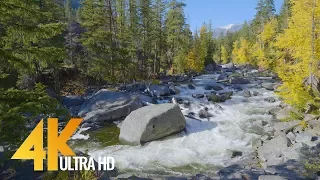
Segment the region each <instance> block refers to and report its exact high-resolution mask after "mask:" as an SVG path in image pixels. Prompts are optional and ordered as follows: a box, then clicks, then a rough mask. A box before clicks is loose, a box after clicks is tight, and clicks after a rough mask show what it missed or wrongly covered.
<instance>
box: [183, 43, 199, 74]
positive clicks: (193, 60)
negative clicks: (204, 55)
mask: <svg viewBox="0 0 320 180" xmlns="http://www.w3.org/2000/svg"><path fill="white" fill-rule="evenodd" d="M197 58H198V57H197V53H196V49H195V48H192V49H191V50H190V52H189V53H188V55H187V60H186V61H187V64H188V68H189V70H192V71H199V68H198V66H197ZM200 71H201V70H200Z"/></svg>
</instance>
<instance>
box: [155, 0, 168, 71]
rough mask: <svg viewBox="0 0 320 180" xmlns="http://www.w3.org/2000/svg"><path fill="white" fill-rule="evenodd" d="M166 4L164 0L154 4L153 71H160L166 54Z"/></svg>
mask: <svg viewBox="0 0 320 180" xmlns="http://www.w3.org/2000/svg"><path fill="white" fill-rule="evenodd" d="M165 6H166V4H165V2H164V1H163V0H156V2H155V4H154V5H153V12H152V14H154V16H153V21H152V26H153V28H152V29H153V32H152V35H153V36H152V38H153V42H154V44H153V45H152V46H153V47H152V51H153V53H154V58H153V73H157V72H160V67H161V59H163V58H164V54H165V49H164V47H165V43H166V42H165V32H164V15H165V10H166V8H165Z"/></svg>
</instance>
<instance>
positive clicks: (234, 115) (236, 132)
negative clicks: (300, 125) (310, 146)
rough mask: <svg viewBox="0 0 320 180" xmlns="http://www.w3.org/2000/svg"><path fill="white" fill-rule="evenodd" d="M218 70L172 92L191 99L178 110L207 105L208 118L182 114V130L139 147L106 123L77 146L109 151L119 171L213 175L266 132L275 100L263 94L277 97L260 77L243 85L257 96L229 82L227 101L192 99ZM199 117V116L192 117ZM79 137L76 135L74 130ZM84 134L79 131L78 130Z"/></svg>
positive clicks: (94, 153)
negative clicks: (184, 122) (247, 94)
mask: <svg viewBox="0 0 320 180" xmlns="http://www.w3.org/2000/svg"><path fill="white" fill-rule="evenodd" d="M218 76H219V75H218V74H215V75H214V74H211V75H202V76H199V77H196V78H195V79H194V80H193V82H194V83H195V85H196V89H194V90H190V89H189V88H188V87H187V85H181V86H178V89H180V91H181V93H180V94H178V95H176V96H177V97H181V98H183V99H187V100H189V101H190V102H191V106H190V107H188V108H185V107H184V105H181V109H182V112H183V114H189V113H190V112H193V113H195V114H196V116H197V114H198V111H199V110H200V109H203V108H204V107H207V108H208V109H209V112H210V113H211V114H212V115H213V117H211V118H209V119H202V121H197V120H194V119H190V118H186V120H187V127H186V130H185V131H184V132H182V133H180V134H178V135H175V136H172V137H169V138H166V139H164V140H161V141H154V142H151V143H148V144H146V145H144V146H129V145H121V144H119V142H118V137H117V136H118V134H119V129H118V128H117V127H116V125H110V126H108V127H106V128H104V129H103V130H102V131H101V130H100V131H99V132H95V134H84V138H85V139H87V138H89V137H90V136H92V138H93V140H90V138H89V139H88V140H79V141H78V142H81V143H78V146H76V147H77V148H78V149H80V150H82V151H87V152H88V153H89V155H91V156H93V157H94V158H97V157H99V156H113V157H114V158H115V160H116V167H117V168H118V170H119V171H120V173H133V174H134V173H136V172H143V173H150V174H163V175H168V174H170V175H172V174H174V175H194V174H197V173H203V174H207V175H210V174H214V173H216V172H217V170H219V169H220V168H222V167H225V166H228V165H231V164H233V163H237V161H240V160H241V159H242V158H244V157H246V156H247V155H249V154H251V153H252V152H253V150H254V149H253V146H254V143H255V142H256V141H257V140H258V139H260V138H261V136H263V135H265V134H266V132H264V128H263V125H264V124H265V123H266V122H269V121H272V120H273V117H272V115H270V114H269V113H268V111H269V110H270V109H272V108H274V107H276V106H278V105H279V103H280V102H279V101H276V102H274V103H270V102H267V101H265V100H264V99H265V98H269V97H275V98H276V99H277V97H276V95H275V94H274V92H273V91H267V90H265V89H264V88H261V86H259V83H261V80H256V81H253V80H252V81H251V84H248V85H243V86H242V88H243V89H248V90H250V91H255V92H257V93H258V94H259V95H258V96H254V97H250V98H246V97H243V96H242V93H243V92H242V91H236V90H235V89H234V87H233V86H224V91H234V94H233V96H232V99H231V100H228V101H226V102H224V103H218V104H213V103H211V102H208V101H207V100H206V98H203V99H195V98H193V97H192V94H205V93H209V92H210V91H205V90H204V87H203V86H204V85H205V84H210V83H215V79H216V78H217V77H218ZM197 118H198V117H197ZM77 136H79V134H77ZM82 136H83V135H82ZM230 150H236V151H241V152H243V156H242V157H237V158H231V156H230Z"/></svg>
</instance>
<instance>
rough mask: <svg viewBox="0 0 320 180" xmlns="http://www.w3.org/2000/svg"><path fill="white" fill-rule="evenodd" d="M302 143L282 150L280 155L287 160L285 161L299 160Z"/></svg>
mask: <svg viewBox="0 0 320 180" xmlns="http://www.w3.org/2000/svg"><path fill="white" fill-rule="evenodd" d="M303 147H304V146H303V144H302V143H296V144H294V145H293V146H291V147H288V148H287V149H284V150H283V151H282V154H283V155H284V156H285V157H286V158H287V159H293V160H299V159H300V156H301V152H300V150H301V148H303Z"/></svg>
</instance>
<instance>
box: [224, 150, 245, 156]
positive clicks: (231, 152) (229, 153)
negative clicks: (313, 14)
mask: <svg viewBox="0 0 320 180" xmlns="http://www.w3.org/2000/svg"><path fill="white" fill-rule="evenodd" d="M227 154H228V156H229V157H230V158H236V157H240V156H242V155H243V152H241V151H235V150H230V149H228V150H227Z"/></svg>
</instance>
